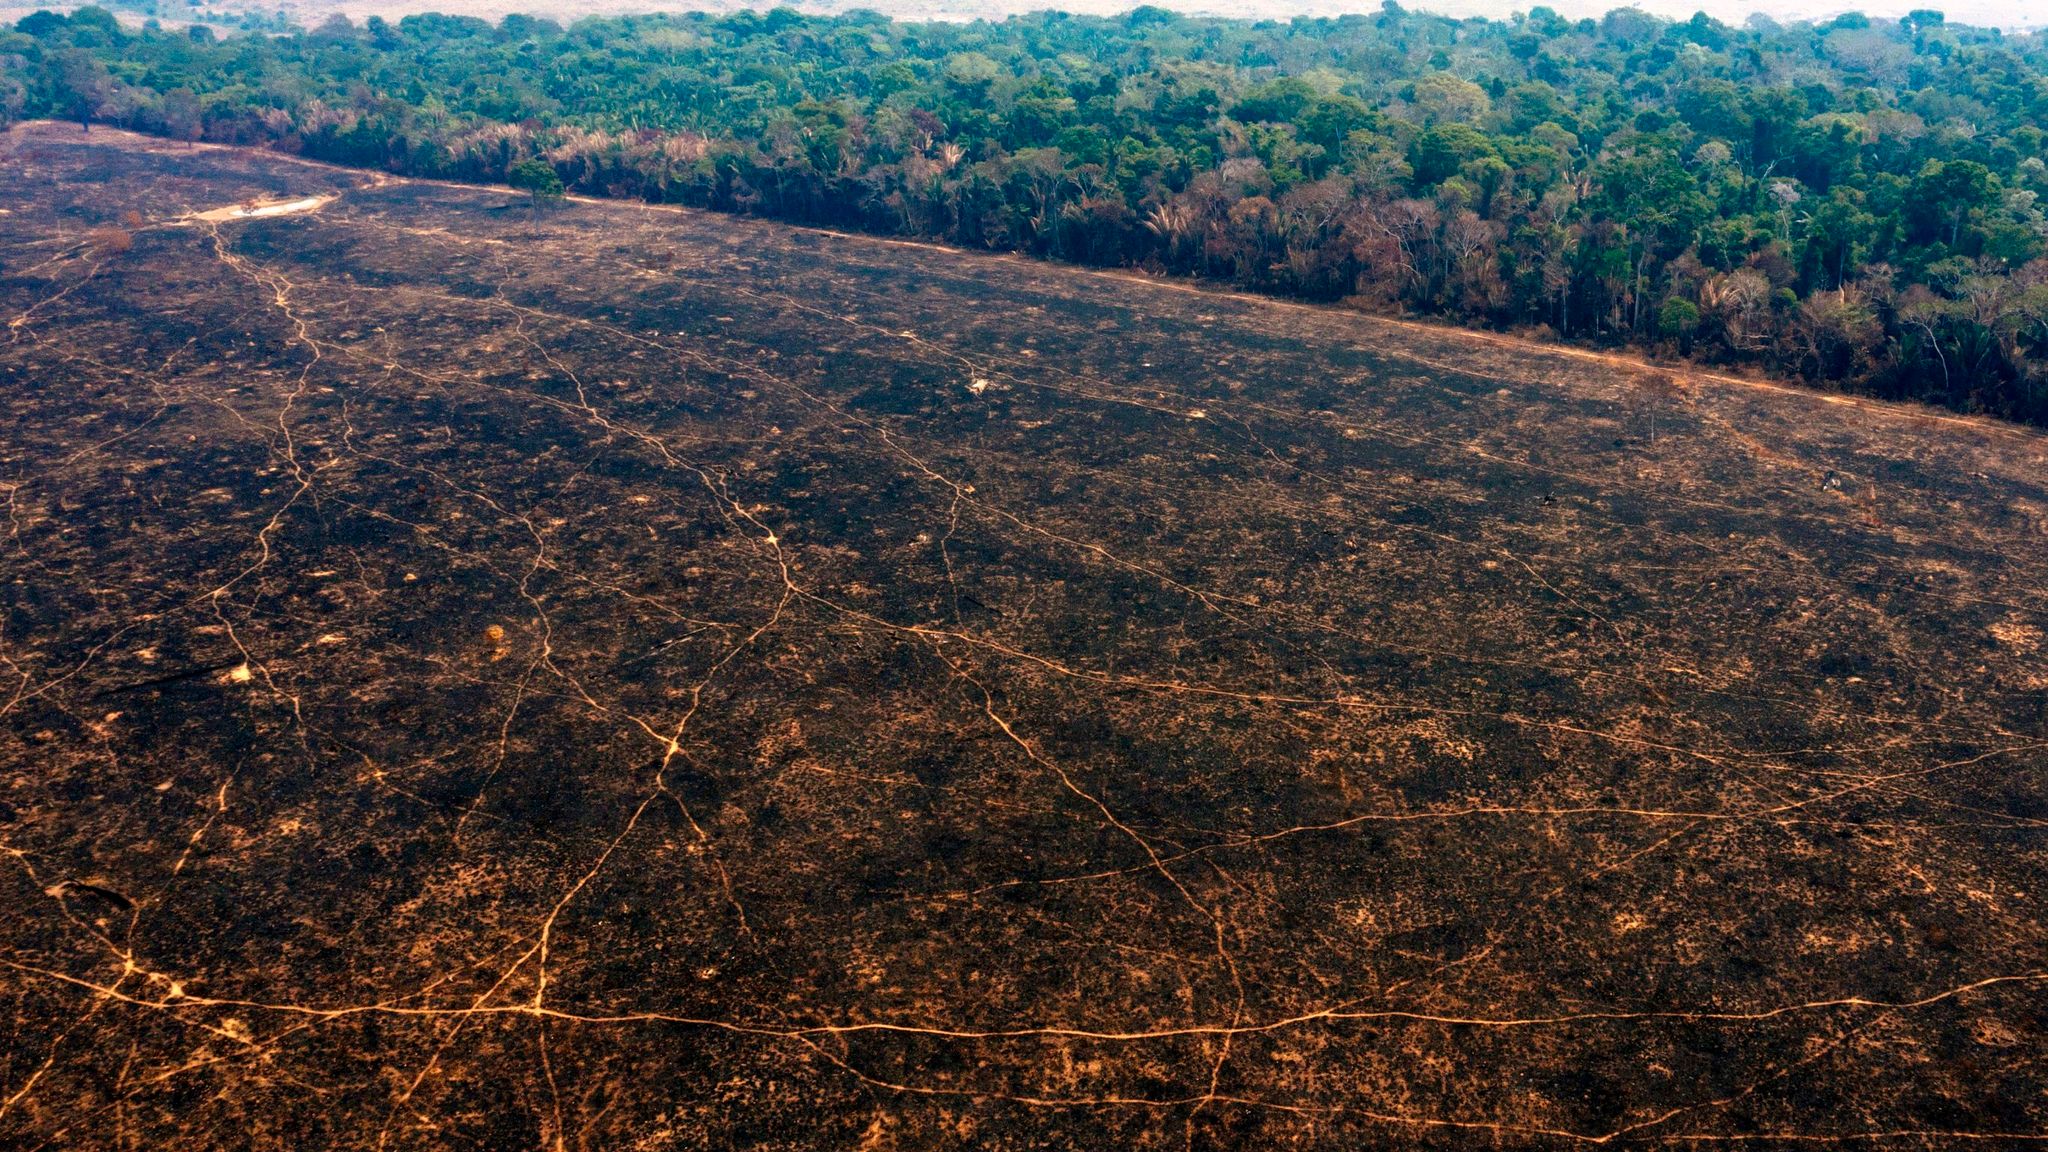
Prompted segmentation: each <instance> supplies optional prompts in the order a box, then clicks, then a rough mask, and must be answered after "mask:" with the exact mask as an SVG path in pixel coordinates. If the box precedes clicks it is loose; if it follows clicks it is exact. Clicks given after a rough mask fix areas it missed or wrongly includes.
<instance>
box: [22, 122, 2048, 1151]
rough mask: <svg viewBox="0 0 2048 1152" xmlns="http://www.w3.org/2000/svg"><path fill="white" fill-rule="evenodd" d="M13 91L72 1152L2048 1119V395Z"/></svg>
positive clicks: (1754, 1129) (1084, 1144)
mask: <svg viewBox="0 0 2048 1152" xmlns="http://www.w3.org/2000/svg"><path fill="white" fill-rule="evenodd" d="M0 148H4V149H5V152H4V154H0V205H4V206H5V207H6V209H7V211H6V212H5V213H4V214H0V316H4V317H5V325H4V328H0V388H4V390H5V397H6V404H5V409H4V412H5V433H4V436H0V483H4V496H5V503H6V511H7V517H6V521H5V525H4V527H5V532H6V535H5V539H4V540H0V546H4V552H0V556H4V559H0V594H4V598H5V599H4V604H5V611H6V615H5V621H4V631H0V671H4V673H5V675H6V683H5V685H4V686H0V703H4V716H5V719H4V724H0V849H4V859H0V876H4V879H0V884H4V885H5V889H4V898H0V1021H4V1022H5V1032H4V1035H5V1037H6V1045H5V1051H4V1053H0V1145H5V1146H7V1147H19V1148H42V1147H48V1148H95V1149H127V1148H137V1149H143V1148H174V1147H175V1148H191V1149H198V1148H251V1149H256V1148H261V1149H309V1148H349V1149H362V1148H389V1149H457V1148H460V1149H505V1148H521V1147H535V1148H543V1149H570V1148H587V1149H617V1148H648V1149H654V1148H720V1149H723V1148H852V1147H862V1148H877V1149H879V1148H905V1149H912V1148H915V1149H930V1148H1016V1149H1027V1148H1029V1149H1038V1148H1075V1149H1107V1148H1153V1147H1162V1148H1167V1147H1170V1148H1194V1149H1201V1148H1224V1147H1246V1148H1266V1147H1298V1148H1328V1149H1340V1148H1342V1149H1350V1148H1444V1149H1457V1148H1470V1147H1510V1148H1569V1147H1576V1146H1580V1145H1583V1144H1587V1143H1598V1142H1606V1143H1613V1144H1626V1145H1648V1144H1670V1145H1679V1146H1692V1145H1712V1144H1720V1143H1737V1144H1744V1145H1747V1146H1752V1147H1766V1148H1768V1147H1805V1146H1809V1145H1812V1144H1815V1143H1820V1144H1842V1145H1848V1146H1884V1147H1953V1146H1958V1145H1961V1144H1963V1143H1965V1141H1966V1138H1974V1139H1968V1141H1967V1142H1968V1144H1969V1146H1973V1147H1996V1146H2011V1145H2019V1144H2024V1143H2030V1142H2039V1141H2041V1140H2042V1139H2043V1135H2042V1134H2043V1133H2044V1132H2048V1095H2044V1094H2048V1068H2044V1064H2043V1059H2042V1053H2043V1050H2044V1040H2048V929H2044V928H2043V926H2042V913H2043V904H2044V901H2043V896H2044V895H2048V892H2044V891H2043V889H2044V886H2048V873H2044V868H2043V863H2044V859H2048V852H2044V829H2048V770H2044V766H2043V765H2044V754H2048V730H2044V729H2048V726H2044V720H2048V666H2044V664H2043V658H2044V643H2048V639H2044V629H2048V598H2044V593H2048V441H2044V440H2043V439H2042V438H2040V437H2038V436H2035V435H2033V434H2030V433H2025V432H2020V431H2016V430H2011V429H2005V428H1998V427H1994V426H1989V425H1981V424H1975V423H1971V422H1967V421H1958V420H1954V419H1942V418H1935V417H1930V416H1927V415H1924V414H1916V413H1913V412H1908V411H1903V410H1896V409H1887V408H1883V407H1879V406H1874V405H1868V404H1859V403H1846V402H1841V401H1837V400H1831V399H1830V398H1827V397H1822V396H1813V395H1800V394H1796V393H1787V392H1783V391H1780V390H1774V389H1769V388H1763V387H1749V386H1744V385H1741V384H1739V383H1735V382H1730V381H1721V380H1711V379H1701V378H1695V377H1691V376H1687V375H1684V374H1659V373H1655V372H1647V371H1641V370H1636V369H1633V368H1630V367H1628V366H1626V365H1617V364H1609V363H1602V362H1598V361H1595V360H1589V359H1587V358H1585V357H1581V356H1573V355H1569V354H1561V353H1550V352H1545V351H1541V350H1537V349H1530V348H1515V347H1511V346H1506V345H1503V344H1500V343H1498V342H1489V341H1486V340H1482V339H1469V338H1465V337H1461V336H1459V335H1457V334H1453V333H1432V332H1428V331H1420V330H1414V329H1409V328H1404V327H1402V326H1398V325H1392V324H1387V323H1383V322H1377V321H1372V320H1369V319H1364V318H1361V317H1357V316H1353V315H1349V314H1344V313H1339V312H1327V311H1317V310H1313V309H1307V308H1300V307H1290V306H1286V305H1281V304H1276V303H1271V302H1265V301H1259V300H1253V299H1245V298H1238V297H1232V296H1225V295H1220V294H1208V293H1200V292H1193V291H1188V290H1185V289H1183V288H1177V287H1174V286H1171V285H1163V284H1153V283H1148V282H1145V281H1142V280H1138V279H1132V278H1127V277H1116V276H1105V275H1092V274H1087V273H1081V272H1075V271H1070V270H1061V269H1058V268H1053V267H1049V266H1043V265H1035V264H1029V263H1024V262H1021V261H1015V260H1003V259H995V258H989V257H982V256H975V255H970V254H959V253H950V252H945V251H940V250H934V249H930V248H919V247H910V246H903V245H891V244H887V243H882V242H878V241H872V240H861V239H854V238H846V237H838V236H832V235H826V234H820V233H815V232H804V231H797V230H791V229H787V228H780V227H775V226H771V225H765V224H759V223H753V222H748V221H743V220H736V219H729V218H722V217H713V216H704V215H698V214H689V213H677V212H663V211H650V210H644V209H639V208H635V207H632V206H628V205H588V204H572V205H567V206H563V207H561V208H559V209H557V210H555V211H552V212H548V213H544V214H543V215H542V216H541V217H540V218H539V219H538V221H535V220H533V219H532V215H531V213H530V212H529V210H528V208H527V206H526V205H525V203H524V202H523V201H520V200H517V199H515V198H513V197H510V196H508V195H507V194H504V193H500V192H493V191H490V190H483V189H458V188H449V187H441V186H433V185H424V184H412V183H405V182H399V181H378V180H375V179H372V178H369V177H366V176H363V175H361V174H350V173H344V172H339V171H334V170H328V169H321V168H316V167H311V166H307V165H301V164H296V163H292V162H289V161H286V160H283V159H279V158H277V157H272V156H266V155H262V154H244V153H235V152H229V151H223V150H212V149H199V150H182V149H178V148H175V147H167V146H164V145H160V144H151V143H147V142H143V141H140V140H137V139H134V138H129V137H123V136H120V135H118V134H113V133H100V132H95V133H93V134H92V136H91V137H90V138H89V139H86V138H81V137H80V136H78V135H77V134H76V133H75V131H74V130H70V129H61V128H55V127H49V126H43V127H36V128H32V129H24V130H20V131H17V132H16V133H14V134H13V135H12V136H11V137H9V138H7V140H6V143H5V144H4V145H0ZM330 196H331V197H332V198H331V199H322V198H324V197H330ZM309 203H310V206H309ZM252 204H257V205H264V204H267V205H278V206H282V207H281V208H279V209H277V210H274V211H272V212H269V213H267V214H265V213H262V212H260V211H258V210H255V209H252V208H251V205H252ZM238 206H240V212H239V213H238V212H237V211H236V209H237V207H238ZM131 213H132V214H133V215H130V214H131ZM124 217H126V218H127V221H128V222H127V223H126V224H125V225H124V224H123V223H122V220H123V218H124Z"/></svg>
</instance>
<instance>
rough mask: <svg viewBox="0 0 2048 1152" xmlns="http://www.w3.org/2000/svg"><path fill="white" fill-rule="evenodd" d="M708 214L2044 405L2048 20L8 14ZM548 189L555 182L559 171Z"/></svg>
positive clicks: (1396, 12)
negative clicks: (262, 18)
mask: <svg viewBox="0 0 2048 1152" xmlns="http://www.w3.org/2000/svg"><path fill="white" fill-rule="evenodd" d="M23 116H38V117H42V116H49V117H72V118H75V119H79V120H81V121H88V122H89V121H105V122H110V123H115V124H119V125H122V126H125V127H129V128H133V129H138V130H141V131H146V132H152V133H158V134H161V135H166V136H170V137H173V138H178V139H186V140H211V141H222V142H228V143H238V144H261V145H266V146H270V147H276V148H283V149H287V150H290V151H294V152H299V153H302V154H305V155H308V156H313V157H318V158H321V159H325V160H331V161H337V162H340V163H344V164H352V165H361V166H367V167H376V168H381V169H387V170H390V171H393V172H398V173H404V174H408V175H419V176H433V177H441V178H450V179H458V180H473V181H490V182H508V181H515V182H517V183H519V184H520V185H521V186H522V187H525V188H528V189H529V190H533V189H545V188H547V187H548V184H547V181H546V180H545V179H543V173H542V172H540V171H538V170H537V167H536V165H538V166H544V167H545V168H546V169H548V170H551V171H552V172H553V174H554V175H555V177H556V178H557V179H558V180H559V181H560V182H561V183H562V184H563V185H564V186H566V188H568V189H569V190H571V191H575V192H579V193H585V194H592V195H603V196H621V197H637V198H644V199H647V200H652V201H661V202H669V203H678V204H691V205H697V206H701V207H707V208H713V209H717V210H720V211H728V212H748V213H757V214H760V215H764V216H773V217H777V218H781V219H787V220H795V221H803V222H810V223H820V224H829V225H835V226H839V227H845V228H853V229H861V230H865V231H869V232H875V233H880V234H886V235H902V236H915V237H926V238H931V239H937V240H945V241H950V242H953V243H957V244H964V245H970V246H980V247H987V248H993V249H1006V250H1014V251H1019V252H1027V253H1032V254H1035V255H1039V256H1045V257H1050V258H1054V259H1061V260H1070V261H1076V262H1081V263H1087V264H1097V265H1125V266H1134V267H1141V268H1146V269H1152V270H1156V271H1163V272H1173V273H1184V274H1195V275H1201V276H1208V277H1216V278H1221V279H1226V280H1229V281H1232V282H1234V283H1236V284H1239V285H1242V286H1245V287H1247V288H1251V289H1256V290H1259V291H1263V292H1273V293H1280V294H1285V295H1290V296H1297V297H1303V298H1307V299H1312V300H1328V301H1349V302H1353V303H1355V304H1357V305H1358V306H1361V307H1365V308H1369V309H1373V310H1376V311H1401V312H1407V313H1413V314H1422V315H1433V316H1442V317H1447V318H1454V319H1456V320H1458V321H1461V322H1464V323H1468V324H1474V325H1483V326H1487V327H1493V328H1501V329H1518V330H1534V329H1543V328H1547V329H1548V330H1549V331H1551V332H1553V333H1555V335H1556V336H1557V337H1559V338H1562V339H1569V340H1574V341H1581V342H1587V343H1593V344H1600V345H1611V346H1633V347H1638V348H1644V349H1650V350H1656V351H1664V352H1671V353H1681V354H1684V355H1687V356H1691V357H1694V358H1696V359H1699V360H1702V361H1705V362H1709V363H1725V364H1754V365H1759V366H1764V367H1767V368H1769V369H1772V370H1774V371H1778V372H1782V373H1790V374H1796V375H1798V376H1801V377H1804V378H1806V379H1808V380H1811V381H1814V382H1816V383H1823V384H1826V385H1829V386H1836V387H1845V388H1851V389H1855V390H1860V391H1864V392H1868V393H1873V394H1877V395H1881V396H1888V397H1900V398H1910V399H1916V400H1923V401H1927V402H1931V403H1935V404H1941V405H1945V406H1948V407H1951V408H1955V409H1960V410H1964V411H1982V412H1989V413H1995V414H1997V415H2001V416H2005V417H2009V418H2013V419H2019V420H2027V421H2032V422H2035V423H2042V424H2048V260H2044V258H2043V257H2044V253H2048V217H2044V214H2043V206H2042V205H2041V204H2040V202H2039V197H2040V195H2041V194H2042V193H2043V192H2048V164H2044V160H2048V152H2044V145H2048V134H2044V132H2043V130H2042V129H2041V127H2039V125H2040V124H2042V123H2044V122H2048V42H2044V40H2043V38H2042V37H2041V36H2039V35H2027V36H2006V35H2001V34H2000V33H1999V32H1997V31H1996V30H1987V29H1974V28H1966V27H1959V26H1955V25H1951V24H1948V23H1947V22H1946V21H1944V19H1943V18H1942V16H1941V14H1940V13H1938V12H1933V11H1922V12H1915V13H1913V14H1911V15H1910V16H1908V17H1906V18H1904V19H1902V20H1898V21H1885V20H1874V19H1866V18H1864V17H1862V16H1857V15H1848V16H1842V17H1839V18H1836V19H1834V20H1831V21H1828V22H1826V23H1820V24H1809V23H1798V24H1778V23H1775V22H1772V21H1770V20H1766V19H1760V18H1759V19H1752V20H1751V21H1750V22H1749V23H1748V24H1747V25H1745V26H1744V27H1742V28H1732V27H1729V26H1727V25H1724V24H1721V23H1719V22H1717V21H1714V20H1711V19H1708V18H1707V17H1705V16H1696V17H1694V18H1693V19H1691V20H1689V21H1684V22H1670V21H1665V20H1660V19H1657V18H1654V17H1651V16H1648V15H1646V14H1644V13H1642V12H1640V11H1636V10H1633V9H1623V10H1619V11H1615V12H1611V13H1609V14H1608V15H1607V16H1606V17H1605V18H1604V19H1601V20H1598V21H1594V20H1581V21H1576V22H1575V21H1571V20H1567V19H1564V18H1563V17H1560V16H1559V15H1558V14H1556V13H1555V12H1553V11H1551V10H1550V9H1547V8H1541V7H1538V8H1535V9H1533V10H1531V11H1530V12H1529V13H1528V14H1527V15H1526V16H1517V17H1515V18H1513V19H1510V20H1506V21H1489V20H1480V19H1472V20H1453V19H1448V18H1443V17H1437V16H1429V15H1422V14H1418V13H1410V12H1406V11H1403V10H1402V9H1401V8H1400V7H1399V6H1398V5H1397V4H1395V3H1392V2H1391V0H1389V2H1388V3H1386V4H1385V5H1384V8H1383V10H1382V11H1381V12H1380V13H1378V14H1377V15H1372V16H1346V17H1341V18H1337V19H1300V20H1294V21H1291V22H1285V23H1282V22H1276V21H1258V22H1251V21H1242V20H1217V19H1195V18H1188V17H1182V16H1178V15H1175V14H1173V13H1170V12H1166V11H1163V10H1160V9H1157V8H1140V9H1137V10H1135V11H1133V12H1130V13H1128V14H1126V15H1124V16H1122V17H1116V18H1109V19H1095V18H1082V17H1072V16H1065V15H1059V14H1036V15H1031V16H1020V17H1015V18H1012V19H1009V20H1007V21H1005V22H1003V23H1000V24H989V23H972V24H942V23H934V24H915V23H901V22H894V21H891V20H888V19H885V18H883V17H881V16H878V15H874V14H872V13H862V12H855V13H850V14H847V15H844V16H838V17H812V16H804V15H800V14H798V13H796V12H793V11H789V10H776V11H772V12H767V13H754V12H740V13H737V14H734V15H729V16H710V15H673V16H645V17H621V18H617V19H588V20H583V21H579V22H578V23H576V24H574V25H573V26H571V27H569V28H566V29H565V28H563V27H561V26H559V25H557V24H555V23H552V22H550V21H547V20H540V19H534V18H530V17H524V16H508V17H506V18H505V19H504V20H503V21H501V22H499V23H498V24H496V25H495V26H494V25H492V24H489V23H487V22H485V21H482V20H476V19H471V18H465V17H454V16H441V15H424V16H411V17H407V18H405V19H403V20H401V21H399V22H398V23H397V24H391V23H387V22H385V21H383V20H379V19H374V18H373V19H371V20H370V21H368V23H367V24H366V25H365V26H363V27H357V26H355V25H353V24H351V23H350V22H349V21H348V20H346V19H344V18H341V17H335V18H332V19H330V20H328V21H327V22H326V23H325V24H323V25H321V26H320V27H319V28H317V29H315V30H312V31H293V32H291V33H289V34H286V35H281V36H271V35H257V34H250V35H237V36H231V37H228V38H225V39H216V38H215V36H214V35H213V34H212V33H211V32H210V31H208V30H206V29H205V28H203V27H194V28H191V29H186V30H164V29H160V28H154V27H152V28H146V29H144V30H141V31H139V32H131V31H125V30H123V29H122V28H121V27H119V26H118V25H117V23H116V22H115V21H114V19H113V18H112V17H111V16H110V15H109V14H108V13H107V12H106V11H104V10H102V9H98V8H90V7H88V8H83V9H80V10H79V11H77V12H75V13H74V14H72V15H70V16H68V17H67V16H61V15H54V14H51V13H48V12H38V13H36V14H34V15H31V16H29V17H26V18H25V19H23V20H21V21H20V22H19V23H18V24H16V25H15V27H14V29H13V31H12V32H9V33H0V120H9V119H13V118H17V117H23ZM535 194H536V196H538V195H539V194H540V193H539V192H536V193H535Z"/></svg>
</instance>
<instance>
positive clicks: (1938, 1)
mask: <svg viewBox="0 0 2048 1152" xmlns="http://www.w3.org/2000/svg"><path fill="white" fill-rule="evenodd" d="M1226 2H1227V0H1226ZM1540 2H1545V0H1527V2H1520V3H1511V2H1509V0H1415V2H1413V3H1407V4H1405V5H1404V6H1405V7H1409V8H1418V9H1423V10H1425V11H1430V12H1443V13H1446V14H1448V15H1453V16H1506V15H1508V14H1509V13H1512V12H1526V11H1528V10H1529V9H1530V8H1532V7H1535V5H1536V3H1540ZM1547 2H1548V4H1549V6H1550V7H1552V8H1555V9H1556V10H1557V11H1559V12H1562V13H1564V14H1565V15H1567V16H1572V17H1578V16H1598V15H1600V14H1601V13H1603V12H1605V11H1607V10H1608V9H1610V8H1620V7H1624V6H1625V5H1624V4H1621V3H1603V2H1601V0H1547ZM1198 3H1199V0H1188V2H1187V3H1185V6H1186V7H1188V8H1194V7H1196V6H1198ZM1333 6H1334V5H1333ZM1633 6H1634V7H1637V8H1641V9H1642V10H1644V11H1645V12H1654V13H1656V14H1657V15H1659V16H1671V17H1677V18H1681V19H1682V18H1684V17H1687V16H1691V15H1692V14H1693V13H1694V12H1700V11H1704V12H1706V13H1707V15H1709V16H1713V17H1715V18H1717V19H1720V20H1724V21H1727V22H1728V23H1730V24H1740V23H1742V22H1743V21H1744V20H1747V19H1748V18H1749V17H1750V16H1751V15H1753V14H1755V13H1759V12H1761V13H1763V14H1764V15H1766V16H1773V17H1777V18H1778V19H1781V20H1782V19H1789V18H1811V17H1826V16H1835V15H1839V14H1841V13H1843V12H1861V13H1863V14H1864V15H1866V16H1891V17H1897V16H1903V15H1905V14H1906V13H1908V12H1911V11H1913V10H1914V9H1916V8H1933V9H1935V10H1937V11H1940V12H1945V13H1947V14H1948V18H1949V19H1951V20H1954V21H1956V22H1957V23H1959V24H1978V25H1996V26H1997V27H2000V28H2039V27H2041V26H2043V25H2048V0H1948V2H1947V3H1943V2H1942V0H1865V2H1863V3H1856V2H1855V0H1761V2H1760V0H1635V4H1634V5H1633ZM1342 7H1345V8H1347V9H1350V10H1357V9H1361V8H1365V7H1378V5H1377V4H1372V5H1366V4H1362V3H1354V4H1347V5H1342Z"/></svg>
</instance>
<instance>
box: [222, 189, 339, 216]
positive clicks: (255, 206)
mask: <svg viewBox="0 0 2048 1152" xmlns="http://www.w3.org/2000/svg"><path fill="white" fill-rule="evenodd" d="M333 199H334V196H333V195H332V194H329V195H326V196H306V197H303V198H301V199H298V200H286V201H284V202H282V203H274V204H266V203H263V202H261V201H255V200H251V201H248V202H247V203H243V204H235V205H231V206H229V207H226V208H215V209H213V210H212V211H210V212H197V213H194V214H193V217H192V218H193V219H194V220H247V219H250V218H252V217H256V216H290V215H293V214H295V213H299V212H313V211H317V210H318V209H321V208H324V207H326V206H327V205H328V203H329V202H331V201H332V200H333Z"/></svg>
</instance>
